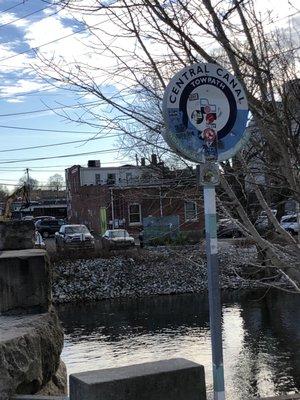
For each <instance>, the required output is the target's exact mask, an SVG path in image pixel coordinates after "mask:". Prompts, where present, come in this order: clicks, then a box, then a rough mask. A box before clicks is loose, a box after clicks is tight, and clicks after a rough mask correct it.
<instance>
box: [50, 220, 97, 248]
mask: <svg viewBox="0 0 300 400" xmlns="http://www.w3.org/2000/svg"><path fill="white" fill-rule="evenodd" d="M55 243H56V249H57V251H61V250H68V249H78V250H82V249H90V250H94V249H95V239H94V236H93V235H92V234H91V232H90V231H89V230H88V228H87V227H86V226H85V225H62V226H61V227H60V230H59V231H58V232H56V233H55Z"/></svg>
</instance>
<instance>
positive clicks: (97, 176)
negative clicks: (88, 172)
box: [95, 174, 101, 185]
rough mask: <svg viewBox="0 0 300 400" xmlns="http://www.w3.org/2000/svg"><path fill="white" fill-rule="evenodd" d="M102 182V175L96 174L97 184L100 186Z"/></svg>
mask: <svg viewBox="0 0 300 400" xmlns="http://www.w3.org/2000/svg"><path fill="white" fill-rule="evenodd" d="M100 182H101V175H100V174H95V184H96V185H100Z"/></svg>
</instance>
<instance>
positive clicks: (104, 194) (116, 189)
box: [66, 157, 204, 234]
mask: <svg viewBox="0 0 300 400" xmlns="http://www.w3.org/2000/svg"><path fill="white" fill-rule="evenodd" d="M66 184H67V199H68V218H69V221H70V222H72V223H83V224H85V225H87V226H88V227H89V228H90V229H93V230H94V231H95V232H101V233H103V230H105V229H108V228H112V227H113V225H114V227H115V228H118V227H120V228H125V229H127V230H128V231H129V232H131V233H133V234H134V233H137V232H138V231H139V230H140V229H141V226H142V224H143V218H145V217H148V216H152V217H165V216H171V215H172V216H173V215H177V216H178V217H179V227H180V230H181V231H191V232H196V231H197V232H199V231H200V230H201V231H202V228H203V225H204V221H203V200H202V196H201V191H200V189H199V188H197V187H196V179H195V173H194V171H190V170H180V171H170V170H169V169H168V168H166V167H164V165H163V163H157V161H156V157H153V158H152V163H151V164H149V165H145V163H144V162H143V165H141V166H133V165H124V166H120V167H112V168H102V167H101V166H100V162H98V161H93V162H89V163H88V167H82V166H80V165H74V166H72V167H71V168H68V169H67V170H66Z"/></svg>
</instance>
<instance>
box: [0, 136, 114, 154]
mask: <svg viewBox="0 0 300 400" xmlns="http://www.w3.org/2000/svg"><path fill="white" fill-rule="evenodd" d="M117 136H119V135H117V134H116V135H107V136H102V137H96V138H91V139H83V140H72V141H70V142H61V143H53V144H44V145H39V146H30V147H19V148H16V149H6V150H0V153H6V152H9V151H20V150H31V149H40V148H42V147H54V146H63V145H66V144H75V143H83V142H90V141H92V140H102V139H106V138H112V137H117Z"/></svg>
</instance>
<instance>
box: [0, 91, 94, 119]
mask: <svg viewBox="0 0 300 400" xmlns="http://www.w3.org/2000/svg"><path fill="white" fill-rule="evenodd" d="M30 93H31V92H30ZM1 99H3V97H0V100H1ZM98 103H99V101H98V100H97V101H89V102H86V103H82V104H80V103H78V104H71V105H65V106H61V107H51V108H50V107H48V108H41V109H39V110H31V111H21V112H15V113H8V114H0V117H16V116H18V115H28V114H38V113H42V112H45V111H56V110H63V109H65V108H80V107H85V106H90V105H93V104H98Z"/></svg>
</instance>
